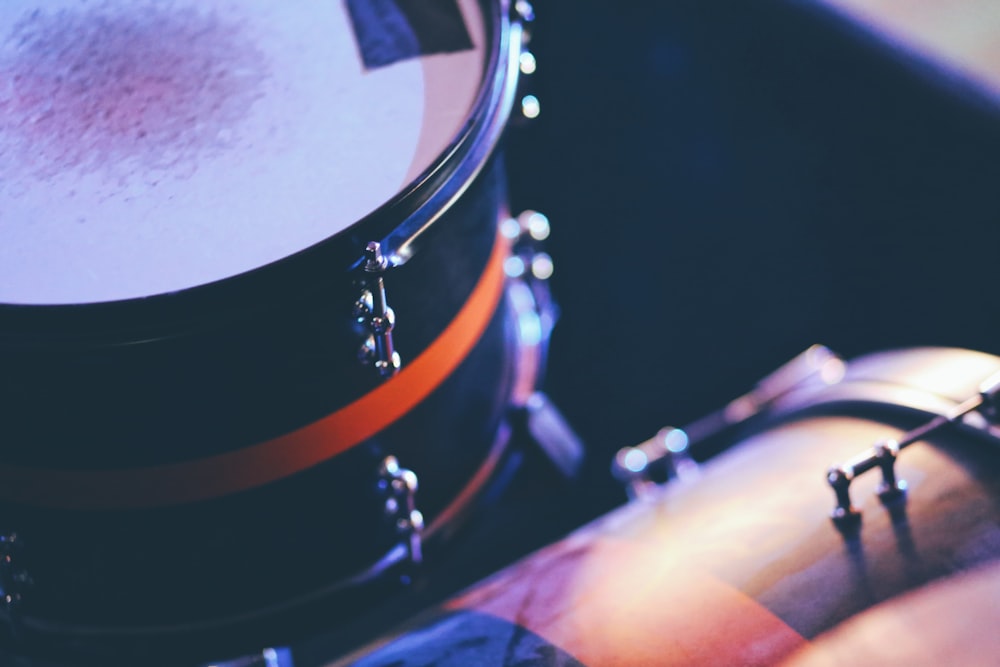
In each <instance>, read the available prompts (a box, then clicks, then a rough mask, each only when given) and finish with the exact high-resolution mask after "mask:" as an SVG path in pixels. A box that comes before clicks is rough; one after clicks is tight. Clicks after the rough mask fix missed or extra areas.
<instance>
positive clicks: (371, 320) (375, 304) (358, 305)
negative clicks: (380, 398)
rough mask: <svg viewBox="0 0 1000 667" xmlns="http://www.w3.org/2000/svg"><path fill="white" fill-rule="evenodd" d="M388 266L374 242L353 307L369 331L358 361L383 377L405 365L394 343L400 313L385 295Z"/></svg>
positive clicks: (380, 249)
mask: <svg viewBox="0 0 1000 667" xmlns="http://www.w3.org/2000/svg"><path fill="white" fill-rule="evenodd" d="M388 266H389V263H388V261H387V260H386V258H385V256H384V255H383V254H382V247H381V245H380V244H379V243H378V242H377V241H372V242H370V243H369V244H368V245H367V246H366V247H365V255H364V264H363V268H364V272H365V279H364V281H363V282H364V285H363V287H362V290H361V294H360V295H359V296H358V300H357V301H356V302H355V303H354V308H353V315H354V317H355V318H356V319H357V320H358V322H359V323H360V324H362V325H363V326H364V327H365V328H366V329H367V330H368V331H369V336H368V338H367V339H366V340H365V342H364V343H363V344H362V346H361V349H360V350H359V352H358V359H359V360H360V361H361V362H362V363H363V364H365V365H370V366H372V367H373V368H375V370H376V371H377V372H378V374H379V375H380V376H382V377H383V378H388V377H391V376H393V375H395V374H396V373H397V372H398V371H399V369H400V366H401V365H402V363H401V361H400V357H399V352H397V351H396V348H395V346H394V344H393V340H392V331H393V329H394V328H395V327H396V314H395V313H394V312H393V310H392V308H390V307H389V302H388V300H387V299H386V294H385V280H384V278H383V275H384V274H385V271H386V269H387V268H388Z"/></svg>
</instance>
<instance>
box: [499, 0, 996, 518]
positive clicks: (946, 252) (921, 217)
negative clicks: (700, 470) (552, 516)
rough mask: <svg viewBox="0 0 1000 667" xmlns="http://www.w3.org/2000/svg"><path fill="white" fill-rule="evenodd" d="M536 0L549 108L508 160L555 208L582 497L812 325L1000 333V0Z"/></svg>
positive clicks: (850, 336)
mask: <svg viewBox="0 0 1000 667" xmlns="http://www.w3.org/2000/svg"><path fill="white" fill-rule="evenodd" d="M534 5H535V10H536V15H537V20H536V22H535V25H534V28H533V34H534V38H533V41H532V42H531V50H532V51H533V52H534V53H535V55H536V56H537V61H538V69H537V72H536V73H535V74H534V75H532V77H531V79H530V84H529V88H530V92H532V93H534V94H536V95H537V96H538V98H539V99H540V102H541V114H540V115H539V117H538V118H537V119H535V120H534V121H533V122H531V123H526V124H521V125H520V126H518V127H516V128H514V129H513V130H512V131H511V133H510V136H509V140H508V144H507V162H508V168H509V172H510V180H511V190H512V200H513V210H514V211H518V210H521V209H523V208H534V209H538V210H540V211H542V212H544V213H546V214H547V215H548V217H549V218H550V220H551V222H552V229H553V232H552V236H551V237H550V239H549V250H550V252H551V254H552V256H553V258H554V261H555V273H554V275H553V278H552V281H551V283H552V289H553V292H554V294H555V297H556V299H557V301H558V303H559V304H560V306H561V319H560V321H559V323H558V325H557V327H556V330H555V333H554V336H553V340H552V347H551V357H550V364H549V373H548V378H547V381H546V386H545V389H546V391H547V392H548V394H549V395H550V397H551V398H552V399H553V401H554V402H555V403H556V404H557V405H558V406H559V408H560V409H561V410H562V412H563V413H564V415H565V416H566V418H567V419H568V421H569V422H570V423H571V424H572V425H573V427H574V428H575V429H576V430H577V432H578V433H579V435H580V436H581V438H582V439H583V441H584V442H585V444H586V447H587V462H586V465H585V473H584V481H583V485H584V486H585V487H586V491H585V492H584V493H583V494H582V496H581V498H583V500H580V499H577V500H576V501H574V502H575V503H576V505H575V506H577V507H581V505H580V503H581V502H582V503H584V504H585V505H586V504H587V503H592V505H590V506H589V507H587V508H586V509H582V510H581V512H583V513H584V514H586V513H588V512H589V513H591V514H594V513H596V512H599V511H601V510H602V509H603V508H606V507H610V506H613V505H614V504H616V503H619V502H621V501H623V500H624V496H623V495H621V491H620V489H619V488H618V487H617V486H616V485H615V484H614V483H613V482H612V481H611V479H610V475H609V474H608V465H609V462H610V460H611V457H612V456H613V454H614V452H615V451H616V450H617V449H618V448H620V447H622V446H624V445H634V444H637V443H638V442H640V441H642V440H644V439H646V438H649V437H650V436H652V435H653V434H654V433H655V432H656V431H657V429H658V428H659V427H661V426H663V425H665V424H672V425H677V426H680V425H683V424H686V423H688V422H689V421H691V420H693V419H695V418H697V417H699V416H701V415H703V414H705V413H707V412H709V411H711V410H714V409H715V408H718V407H721V406H722V405H723V404H725V403H726V402H727V401H728V400H730V399H732V398H734V397H736V396H738V395H739V394H742V393H743V392H745V391H746V390H748V389H749V388H750V387H752V385H753V384H754V383H755V382H756V381H757V380H758V379H760V378H761V377H763V376H764V375H766V374H767V373H768V372H769V371H771V370H773V369H774V368H776V367H777V366H778V365H780V364H781V363H783V362H784V361H786V360H788V359H790V358H791V357H793V356H794V355H795V354H797V353H798V352H800V351H802V350H804V349H805V348H806V347H807V346H809V345H810V344H812V343H823V344H826V345H828V346H830V347H831V348H833V349H834V350H835V351H837V352H839V353H841V354H843V355H845V356H847V357H853V356H857V355H860V354H863V353H866V352H872V351H877V350H883V349H888V348H898V347H907V346H920V345H943V346H957V347H968V348H974V349H978V350H983V351H987V352H994V353H1000V306H998V304H997V301H996V298H995V296H996V291H995V286H996V284H997V281H996V269H997V265H998V262H997V256H998V250H1000V215H998V199H997V196H998V189H1000V188H998V186H1000V114H998V95H1000V74H998V72H997V71H1000V27H998V26H1000V7H998V6H996V5H991V4H990V3H989V2H988V1H978V0H965V1H963V2H958V3H940V2H918V1H911V2H902V1H899V0H897V1H895V2H894V1H892V0H882V1H881V2H879V1H876V0H873V1H872V2H863V3H862V2H853V0H831V2H830V4H825V3H822V2H818V1H808V2H805V1H803V2H793V1H791V0H758V1H757V2H746V1H745V0H714V1H712V2H704V1H702V0H671V1H670V2H649V1H648V0H618V1H617V2H614V3H608V2H603V3H599V2H595V1H593V0H537V2H535V3H534ZM991 70H997V71H991Z"/></svg>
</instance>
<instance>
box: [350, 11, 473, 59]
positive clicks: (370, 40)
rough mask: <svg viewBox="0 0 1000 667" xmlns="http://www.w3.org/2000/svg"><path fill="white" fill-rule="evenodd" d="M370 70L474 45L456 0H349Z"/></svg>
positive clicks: (460, 49)
mask: <svg viewBox="0 0 1000 667" xmlns="http://www.w3.org/2000/svg"><path fill="white" fill-rule="evenodd" d="M347 11H348V13H349V14H350V16H351V24H352V25H353V27H354V35H355V38H356V39H357V42H358V50H359V51H360V52H361V59H362V60H363V61H364V64H365V67H366V68H367V69H370V70H371V69H377V68H379V67H385V66H387V65H392V64H393V63H397V62H399V61H401V60H406V59H409V58H416V57H419V56H426V55H431V54H435V53H453V52H455V51H465V50H468V49H471V48H472V39H471V38H470V37H469V31H468V30H467V29H466V26H465V21H464V20H463V18H462V11H461V10H460V9H459V7H458V3H457V2H456V0H347Z"/></svg>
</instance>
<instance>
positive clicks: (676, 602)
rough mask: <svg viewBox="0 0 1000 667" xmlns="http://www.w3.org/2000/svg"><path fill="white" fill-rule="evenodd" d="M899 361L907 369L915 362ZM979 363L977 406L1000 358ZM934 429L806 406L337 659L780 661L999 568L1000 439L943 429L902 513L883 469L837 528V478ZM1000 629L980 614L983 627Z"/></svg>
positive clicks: (843, 402)
mask: <svg viewBox="0 0 1000 667" xmlns="http://www.w3.org/2000/svg"><path fill="white" fill-rule="evenodd" d="M970 354H971V353H970ZM885 356H887V357H889V362H890V363H889V364H887V366H888V367H893V366H895V367H896V368H897V370H898V368H899V366H900V364H898V363H896V362H898V361H899V360H900V358H902V360H903V361H904V362H905V363H904V364H903V365H904V366H905V365H906V364H907V363H908V364H909V365H911V366H912V365H913V363H914V359H915V357H914V356H913V355H910V356H907V355H905V354H903V355H896V357H895V358H893V355H885ZM919 356H920V355H918V357H919ZM927 356H928V355H927V354H926V353H925V354H924V355H923V357H924V358H923V359H922V360H918V362H917V363H926V361H927V359H926V357H927ZM883 360H884V359H883ZM951 360H954V359H951ZM959 361H961V359H960V360H959ZM965 361H968V359H965ZM972 361H973V362H974V363H973V364H972V365H973V366H976V367H978V368H979V369H980V370H981V374H980V375H977V376H975V377H972V378H968V380H969V381H968V382H967V383H966V386H967V391H969V392H971V394H972V395H974V393H975V391H976V382H978V381H980V380H982V379H984V378H985V377H986V376H988V375H989V374H990V373H993V372H996V370H997V368H1000V362H998V360H997V359H995V358H992V357H987V356H986V355H979V356H978V357H975V358H973V359H972ZM862 366H864V364H862ZM873 366H878V364H874V365H873V364H868V365H867V367H866V369H867V370H871V368H872V367H873ZM938 366H939V368H938V371H941V370H942V369H941V368H940V366H941V364H940V363H939V364H938ZM944 372H945V373H947V367H945V368H944ZM861 375H862V376H863V375H864V373H861ZM870 380H871V378H868V379H865V378H863V377H862V378H860V379H859V384H867V383H868V382H870ZM952 384H954V383H952ZM881 385H882V387H881V388H882V390H883V392H885V391H886V388H887V387H889V386H890V383H888V382H882V383H881ZM898 386H899V385H898V383H897V387H898ZM847 393H850V392H849V391H848V392H847ZM917 393H920V391H919V390H918V392H917ZM964 397H967V395H966V396H964ZM954 398H955V399H957V400H961V399H962V398H963V396H961V395H959V396H956V397H954ZM926 419H927V415H926V414H924V415H920V414H918V413H917V412H916V411H914V410H912V409H910V408H906V409H903V408H902V406H895V407H888V408H887V407H886V406H873V405H872V404H870V403H864V402H861V401H859V400H858V399H856V398H855V399H846V398H841V399H837V400H833V401H830V402H826V401H821V402H819V403H816V404H814V405H813V406H812V407H810V408H809V409H807V410H804V411H803V410H799V411H797V412H796V413H795V414H794V415H792V416H791V417H789V418H787V419H786V420H785V421H784V422H783V423H780V424H772V425H771V426H770V427H768V428H767V429H766V430H764V431H762V432H760V433H758V434H756V435H753V436H750V437H748V438H747V439H744V440H742V441H741V442H739V443H738V444H736V445H735V446H733V447H732V448H731V449H729V450H727V451H726V452H725V453H723V454H721V455H719V456H718V457H716V458H714V459H712V460H711V461H710V462H708V463H707V464H706V465H705V466H704V467H703V471H702V474H701V476H700V477H699V478H698V479H697V480H695V481H693V482H691V483H677V482H671V483H670V484H668V485H667V486H666V487H665V488H664V489H663V490H662V492H661V493H660V494H659V495H658V496H657V497H656V498H655V499H653V500H652V501H650V502H636V503H633V504H630V505H627V506H625V507H623V508H620V509H618V510H615V511H613V512H611V513H610V514H608V515H606V516H604V517H602V518H600V519H598V520H597V521H596V522H594V523H592V524H590V525H588V526H585V527H584V528H582V529H580V530H579V531H577V532H575V533H573V534H572V535H570V536H569V537H567V538H565V539H564V540H562V541H560V542H558V543H556V544H554V545H551V546H549V547H547V548H545V549H543V550H541V551H539V552H537V553H536V554H534V555H532V556H529V557H528V558H526V559H524V560H522V561H520V562H518V563H516V564H514V565H513V566H511V567H510V568H508V569H506V570H504V571H502V572H501V573H499V574H497V575H495V576H493V577H491V578H490V579H487V580H486V581H484V582H483V583H481V584H479V585H477V586H474V587H473V588H471V589H469V590H468V591H467V592H466V593H464V594H462V595H460V596H459V597H457V598H456V599H454V600H452V601H451V602H449V603H447V604H446V605H444V606H443V607H442V608H440V609H437V610H434V611H432V612H428V613H427V614H425V615H424V616H423V617H421V618H418V619H416V620H414V621H413V622H412V623H411V624H408V625H407V626H406V627H404V628H403V629H401V630H400V631H399V632H398V634H394V635H390V636H389V638H387V639H384V640H382V641H380V642H379V643H378V647H379V648H377V649H374V650H372V651H371V652H368V651H365V650H362V651H359V652H357V653H355V654H353V655H351V656H348V657H347V658H345V659H344V660H342V661H341V662H339V663H336V664H356V665H374V664H386V663H388V662H392V664H399V665H409V664H426V663H428V662H434V664H444V665H452V664H454V665H458V664H463V660H468V659H470V657H471V656H472V655H473V653H474V654H475V655H476V657H477V658H479V659H484V660H490V659H494V660H495V664H505V665H506V664H520V662H519V661H521V660H527V659H528V658H531V659H532V660H535V663H533V664H544V665H565V664H587V665H611V664H685V665H688V664H747V665H750V664H754V665H772V664H776V663H778V662H780V661H781V660H782V659H784V658H786V657H787V656H790V655H792V654H793V653H794V652H795V651H797V650H799V649H801V648H803V647H805V646H807V645H808V642H809V641H811V640H812V639H813V638H816V637H818V636H820V635H822V634H823V633H825V632H826V631H828V630H830V629H832V628H835V627H837V626H838V625H839V624H840V623H842V622H843V621H845V620H847V619H850V618H852V617H854V616H856V615H858V614H860V613H861V612H863V611H864V610H867V609H869V608H871V607H873V606H875V605H878V604H879V603H880V602H883V601H891V600H893V599H895V598H896V597H898V596H900V595H903V594H904V593H906V592H907V591H912V590H920V589H921V588H923V587H924V586H925V585H927V584H929V583H931V582H935V581H938V580H947V578H949V577H951V576H952V575H956V574H959V573H962V572H964V571H966V570H975V569H977V568H981V567H983V566H989V565H990V564H995V563H996V562H997V554H998V553H1000V550H998V549H997V547H998V545H1000V528H998V525H1000V502H998V498H1000V496H998V492H1000V480H998V477H997V470H998V463H1000V451H998V450H997V449H996V440H995V439H980V438H977V437H973V436H970V435H969V434H968V433H965V432H963V431H959V430H946V431H942V432H939V433H935V434H934V435H932V436H929V437H927V438H925V439H924V440H921V441H919V442H918V443H916V444H914V445H912V446H911V447H909V448H907V449H906V450H904V451H903V452H902V454H901V455H900V458H899V460H898V462H897V471H898V474H899V476H900V477H901V478H904V479H906V480H907V481H908V482H909V491H908V497H907V501H906V503H905V504H904V505H896V506H893V507H892V508H891V509H890V508H887V507H884V506H882V504H881V503H880V502H879V500H878V499H877V498H876V497H875V495H874V491H875V489H876V486H877V484H878V483H879V481H880V479H879V475H878V474H877V471H876V472H874V473H872V474H870V475H867V476H863V477H859V478H858V479H857V480H855V484H854V486H853V487H852V495H853V497H854V501H855V504H856V505H857V506H858V507H859V508H860V509H861V511H862V516H863V522H862V526H861V530H860V532H859V533H858V534H857V535H853V536H852V535H850V534H848V535H846V536H845V535H844V534H842V533H841V532H839V531H838V530H837V529H836V528H835V527H834V525H833V524H832V522H831V521H830V519H829V516H830V512H831V510H832V508H833V506H834V495H833V493H832V491H831V490H830V488H829V487H828V485H827V483H826V481H825V473H826V470H827V468H828V467H829V466H830V465H831V464H835V463H839V462H844V461H847V460H849V459H850V458H851V457H853V456H855V455H857V454H858V453H860V452H861V451H862V450H864V449H866V448H867V447H869V446H871V445H872V444H873V443H874V442H875V441H877V440H880V439H882V438H886V437H893V436H898V435H899V434H900V429H901V428H912V427H914V426H915V425H917V424H919V423H921V422H922V421H926ZM993 571H994V572H995V571H996V568H995V567H994V568H993ZM982 606H983V605H982V604H980V605H978V607H977V608H982ZM956 612H959V613H960V610H956ZM995 621H996V619H995V618H992V619H976V618H970V619H968V622H969V623H977V622H978V623H980V624H981V625H982V631H983V632H989V631H991V630H990V629H989V628H991V627H992V625H993V624H995ZM911 631H913V632H919V629H911ZM887 641H892V639H891V638H887ZM470 647H475V648H470ZM393 661H398V662H393ZM491 664H492V663H491Z"/></svg>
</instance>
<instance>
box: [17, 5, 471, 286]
mask: <svg viewBox="0 0 1000 667" xmlns="http://www.w3.org/2000/svg"><path fill="white" fill-rule="evenodd" d="M366 4H367V3H350V2H346V3H345V2H325V3H310V5H309V7H308V10H306V9H304V8H299V9H292V8H291V7H290V6H289V4H288V3H287V2H281V1H278V0H255V1H254V2H232V1H226V0H211V1H204V0H199V1H198V2H194V1H193V0H176V1H172V2H156V3H154V2H143V3H134V2H126V1H122V0H106V1H104V2H96V3H94V2H84V1H82V0H51V1H46V2H45V3H42V4H39V3H38V2H37V1H36V0H10V1H8V2H4V3H3V4H2V6H0V39H2V42H0V75H2V78H3V83H4V85H2V86H0V117H2V132H0V155H2V156H3V159H2V160H0V303H12V304H71V303H74V304H75V303H90V302H100V301H113V300H120V299H129V298H134V297H143V296H148V295H153V294H160V293H164V292H172V291H176V290H182V289H185V288H189V287H193V286H197V285H203V284H205V283H209V282H212V281H217V280H220V279H223V278H227V277H230V276H233V275H236V274H240V273H242V272H246V271H249V270H251V269H254V268H257V267H260V266H262V265H265V264H268V263H270V262H274V261H276V260H279V259H281V258H283V257H287V256H288V255H291V254H293V253H295V252H297V251H300V250H302V249H304V248H307V247H309V246H312V245H314V244H316V243H318V242H320V241H322V240H324V239H327V238H329V237H330V236H332V235H335V234H337V233H338V232H341V231H343V230H345V229H346V228H347V227H349V226H350V224H351V223H353V222H355V221H357V220H359V219H361V218H363V217H364V216H365V215H366V214H368V213H370V212H371V211H373V210H374V209H376V208H377V207H378V206H380V205H381V204H383V203H384V202H386V201H388V200H389V199H390V198H391V197H392V196H393V195H395V194H396V193H398V192H400V190H402V189H403V188H404V186H405V185H406V184H407V183H410V182H411V181H413V179H414V178H415V177H416V176H418V175H419V174H420V173H421V172H422V171H423V170H424V169H426V168H427V167H428V166H429V165H431V163H432V162H433V161H434V160H435V158H437V157H438V156H439V155H440V154H441V153H442V152H443V151H444V150H445V149H446V148H447V147H448V145H449V143H450V142H451V141H452V140H453V138H454V137H455V136H456V135H457V134H458V133H459V131H460V130H461V128H462V126H463V125H464V124H465V122H466V120H467V119H468V117H469V112H470V109H471V108H472V106H473V103H474V101H475V98H476V95H477V93H478V91H479V89H480V87H481V84H482V73H483V70H484V58H485V48H484V42H485V38H484V34H483V33H484V28H483V26H484V21H483V17H482V16H481V13H482V12H481V8H480V6H479V4H478V3H477V2H475V1H474V0H463V1H462V2H461V3H459V4H460V7H461V12H462V14H461V16H458V17H457V19H458V20H457V22H456V21H454V20H452V21H451V25H450V26H449V23H448V21H444V26H445V27H444V28H440V27H439V28H438V32H439V33H442V32H443V34H431V35H424V34H419V33H418V34H416V35H415V37H414V35H412V34H410V35H408V37H409V41H407V40H406V39H396V43H392V41H391V40H383V42H382V43H373V42H372V41H371V40H370V36H366V33H365V28H366V21H371V20H372V17H366V16H365V14H366V13H367V14H370V13H371V11H370V10H365V9H364V5H366ZM355 10H356V11H355ZM352 11H353V12H354V16H353V20H352ZM376 18H377V17H376ZM448 18H449V17H447V16H446V17H445V19H448ZM452 18H454V17H452ZM437 24H438V25H440V24H441V21H440V20H438V21H437ZM414 25H415V26H416V27H417V28H418V29H420V26H419V24H416V23H415V24H414ZM369 27H370V26H369ZM404 36H406V35H404ZM366 40H368V41H366ZM414 40H415V41H414ZM428 46H430V48H432V49H434V47H435V46H437V49H436V50H438V51H440V52H439V53H434V54H432V55H428V56H426V57H413V56H418V55H420V53H421V51H422V50H423V51H426V50H427V49H428ZM366 58H367V60H368V62H367V63H366Z"/></svg>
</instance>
